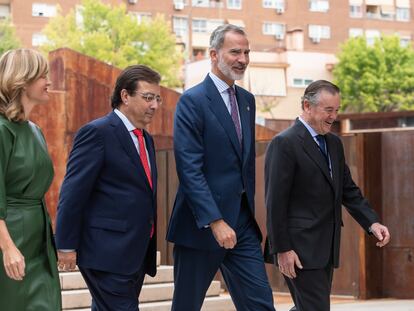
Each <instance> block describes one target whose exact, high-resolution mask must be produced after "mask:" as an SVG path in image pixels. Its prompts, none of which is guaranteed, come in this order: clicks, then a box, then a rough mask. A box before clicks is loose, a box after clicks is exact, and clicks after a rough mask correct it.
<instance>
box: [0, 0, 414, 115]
mask: <svg viewBox="0 0 414 311" xmlns="http://www.w3.org/2000/svg"><path fill="white" fill-rule="evenodd" d="M80 2H81V1H80V0H65V1H59V2H58V1H55V0H0V18H5V17H10V18H11V20H12V22H13V23H14V25H15V26H16V32H17V35H18V36H19V37H20V38H21V40H22V42H23V44H24V45H25V46H28V47H31V46H33V47H36V46H38V45H40V44H42V43H43V42H44V41H45V40H47V38H46V37H45V36H44V35H43V34H42V33H41V30H42V28H43V27H44V26H45V25H46V24H47V22H48V20H49V18H50V17H53V16H55V15H56V14H57V12H59V11H60V12H62V14H67V13H68V12H69V10H71V9H73V10H76V8H77V7H78V6H79V5H80ZM104 2H106V3H111V4H121V3H123V4H124V5H125V6H126V8H127V10H128V11H129V13H130V14H131V15H133V16H134V17H136V19H137V22H141V21H143V20H145V19H148V18H152V17H153V16H155V15H157V14H161V15H163V16H164V17H165V19H166V20H167V21H169V22H170V23H171V29H172V31H173V32H174V33H175V34H176V37H177V44H180V45H182V47H183V49H184V51H185V53H186V56H187V62H188V64H187V66H186V69H185V75H186V84H185V88H187V87H189V86H191V85H193V84H194V83H195V82H196V81H200V79H199V76H200V74H202V75H204V74H205V73H206V72H207V71H208V69H209V64H208V62H207V61H206V59H207V58H208V46H209V36H210V34H211V32H212V31H213V30H214V29H215V28H216V27H217V26H219V25H221V24H224V23H232V24H236V25H239V26H241V27H243V28H244V29H245V30H246V32H247V33H248V36H249V41H250V44H251V50H252V54H251V65H250V66H249V71H248V72H247V74H246V77H245V79H244V80H243V81H242V82H241V84H242V85H243V86H245V87H246V88H248V89H249V90H251V91H252V92H253V93H254V94H255V95H257V96H258V104H259V105H258V106H259V109H258V114H259V115H261V114H262V110H263V111H264V112H263V115H264V116H267V117H272V114H282V115H283V116H284V117H289V118H291V117H293V116H294V115H296V114H297V113H298V112H300V109H299V104H298V105H297V106H298V107H295V108H294V109H290V108H289V107H287V106H286V105H288V106H291V105H290V104H289V103H291V102H292V100H291V99H292V98H291V96H290V95H292V96H294V98H296V101H297V95H298V94H299V93H300V92H302V91H303V88H304V87H306V85H308V84H309V83H310V82H312V81H313V80H315V79H321V78H324V79H331V78H332V75H331V71H332V68H333V66H334V64H335V61H336V59H335V56H334V55H335V54H336V53H337V52H338V51H339V47H340V44H341V43H342V42H344V41H345V40H347V39H348V38H350V37H355V36H362V35H364V36H365V37H366V40H367V41H368V42H369V43H373V42H374V40H375V38H377V37H380V36H381V35H390V34H396V35H398V36H399V37H400V42H401V45H409V44H412V42H413V32H414V15H413V7H414V0H161V1H154V0H124V1H122V0H104ZM203 60H204V61H203ZM196 61H202V62H201V63H199V64H192V62H196ZM269 81H270V83H269ZM272 105H273V108H271V109H270V110H269V106H272ZM298 109H299V110H298Z"/></svg>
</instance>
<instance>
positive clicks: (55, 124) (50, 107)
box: [30, 92, 66, 224]
mask: <svg viewBox="0 0 414 311" xmlns="http://www.w3.org/2000/svg"><path fill="white" fill-rule="evenodd" d="M64 96H65V94H64V93H63V92H50V100H49V102H48V103H47V104H43V105H37V106H35V107H34V109H33V110H32V112H31V114H30V120H32V121H33V122H34V123H36V124H37V125H39V126H40V128H41V129H42V131H43V134H44V136H45V139H46V142H47V145H48V151H49V154H50V156H51V158H52V161H53V167H54V170H55V177H54V179H53V183H52V185H51V187H50V189H49V191H48V192H47V194H46V201H47V209H48V211H49V214H50V217H51V219H52V223H53V224H54V219H55V215H56V205H57V200H58V192H59V187H60V183H59V182H58V181H60V180H62V179H63V176H64V174H65V171H66V146H65V144H64V142H65V139H64V136H65V124H64V117H65V106H64V102H65V101H64Z"/></svg>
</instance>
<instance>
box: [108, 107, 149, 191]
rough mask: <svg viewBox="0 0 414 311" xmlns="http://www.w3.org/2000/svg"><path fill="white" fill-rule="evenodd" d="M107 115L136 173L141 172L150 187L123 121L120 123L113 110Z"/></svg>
mask: <svg viewBox="0 0 414 311" xmlns="http://www.w3.org/2000/svg"><path fill="white" fill-rule="evenodd" d="M109 117H110V118H111V124H112V126H114V127H115V136H116V137H117V138H118V140H119V142H120V144H121V146H122V148H123V149H124V151H125V152H126V154H128V156H129V157H130V158H131V161H132V164H133V165H134V166H135V167H136V171H137V174H141V175H142V178H143V179H144V180H145V181H146V183H147V185H148V187H150V185H149V182H148V178H147V175H146V174H145V170H144V167H143V166H142V163H141V158H140V157H139V154H138V151H137V149H136V147H135V145H134V142H133V141H132V138H131V134H130V133H129V132H128V130H127V129H126V127H125V125H124V123H122V121H121V119H120V118H119V117H118V116H117V115H116V113H115V112H112V113H111V114H110V115H109ZM147 148H148V147H147ZM151 163H152V161H151Z"/></svg>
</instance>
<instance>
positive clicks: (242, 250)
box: [167, 25, 274, 311]
mask: <svg viewBox="0 0 414 311" xmlns="http://www.w3.org/2000/svg"><path fill="white" fill-rule="evenodd" d="M249 52H250V50H249V42H248V40H247V38H246V34H245V33H244V31H243V30H242V29H241V28H239V27H236V26H233V25H223V26H220V27H219V28H217V29H216V30H215V31H214V32H213V33H212V35H211V38H210V57H211V63H212V68H211V72H210V73H209V74H208V76H207V77H206V78H205V80H204V81H203V82H202V83H200V84H199V85H197V86H195V87H194V88H192V89H189V90H188V91H186V92H185V93H184V94H183V95H182V96H181V98H180V100H179V102H178V105H177V110H176V114H175V124H174V152H175V160H176V165H177V173H178V177H179V180H180V184H179V188H178V193H177V196H176V201H175V205H174V209H173V212H172V215H171V220H170V224H169V228H168V233H167V239H168V240H169V241H171V242H174V243H175V246H174V278H175V280H174V282H175V291H174V298H173V306H172V310H173V311H196V310H197V311H198V310H200V308H201V306H202V303H203V300H204V297H205V294H206V291H207V289H208V287H209V285H210V283H211V281H212V280H213V278H214V275H215V274H216V272H217V271H218V269H220V270H221V272H222V274H223V277H224V280H225V282H226V284H227V287H228V289H229V291H230V294H231V296H232V299H233V302H234V304H235V306H236V308H237V310H239V311H264V310H266V311H267V310H274V307H273V296H272V290H271V288H270V286H269V282H268V279H267V276H266V272H265V268H264V263H263V256H262V250H261V247H260V241H261V239H262V236H261V233H260V230H259V228H258V225H257V223H256V221H255V219H254V192H255V101H254V97H253V95H252V94H250V93H249V92H247V91H246V90H244V89H243V88H241V87H238V86H235V85H234V81H235V80H239V79H242V78H243V74H244V72H245V70H246V67H247V65H248V63H249Z"/></svg>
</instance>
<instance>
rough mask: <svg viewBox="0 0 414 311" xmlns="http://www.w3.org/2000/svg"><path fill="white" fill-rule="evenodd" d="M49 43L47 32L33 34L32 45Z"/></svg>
mask: <svg viewBox="0 0 414 311" xmlns="http://www.w3.org/2000/svg"><path fill="white" fill-rule="evenodd" d="M45 43H47V37H46V35H45V34H43V33H41V32H36V33H34V34H33V35H32V45H33V46H40V45H43V44H45Z"/></svg>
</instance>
